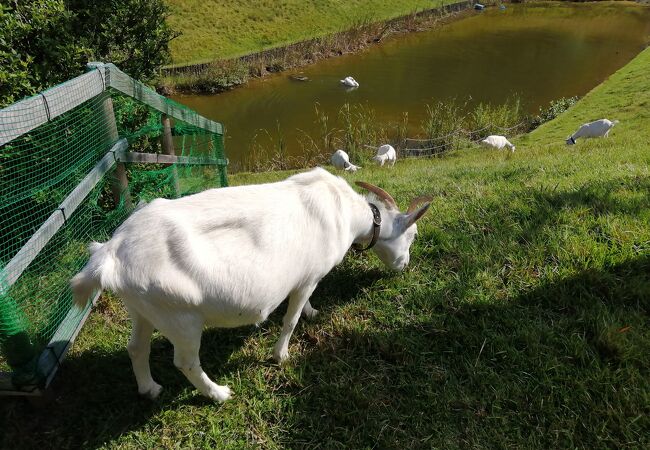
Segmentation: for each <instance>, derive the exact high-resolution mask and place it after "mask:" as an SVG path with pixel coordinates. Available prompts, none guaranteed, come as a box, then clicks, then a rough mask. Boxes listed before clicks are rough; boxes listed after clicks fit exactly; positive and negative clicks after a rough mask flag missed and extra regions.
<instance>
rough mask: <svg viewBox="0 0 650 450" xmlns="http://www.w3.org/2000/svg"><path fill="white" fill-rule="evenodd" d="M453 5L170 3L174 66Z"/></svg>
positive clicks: (323, 0)
mask: <svg viewBox="0 0 650 450" xmlns="http://www.w3.org/2000/svg"><path fill="white" fill-rule="evenodd" d="M449 3H454V0H435V1H433V2H432V1H430V0H429V1H427V0H402V1H399V2H396V1H391V0H346V1H343V0H311V1H307V2H306V1H301V0H282V2H278V1H275V0H263V1H253V0H235V1H228V2H223V1H216V0H210V1H205V0H167V4H168V5H169V7H170V8H171V15H170V16H169V18H168V22H169V24H170V25H171V26H172V27H173V28H174V29H175V30H177V31H180V32H182V33H183V34H182V35H181V36H180V37H178V38H176V39H174V40H173V41H172V42H171V53H172V62H173V64H189V63H198V62H208V61H214V60H218V59H226V58H233V57H237V56H241V55H245V54H249V53H253V52H258V51H260V50H264V49H268V48H273V47H278V46H282V45H287V44H292V43H294V42H299V41H303V40H306V39H310V38H314V37H319V36H323V35H325V34H329V33H334V32H338V31H343V30H346V29H348V28H350V27H353V26H355V25H357V24H359V23H362V22H367V21H379V20H386V19H390V18H393V17H397V16H402V15H406V14H410V13H412V12H414V11H420V10H423V9H430V8H434V7H437V6H440V5H443V4H449Z"/></svg>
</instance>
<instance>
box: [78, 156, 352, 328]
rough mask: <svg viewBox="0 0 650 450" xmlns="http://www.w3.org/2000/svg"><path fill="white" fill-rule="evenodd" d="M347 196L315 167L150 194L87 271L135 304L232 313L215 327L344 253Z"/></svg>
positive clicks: (272, 302) (251, 314)
mask: <svg viewBox="0 0 650 450" xmlns="http://www.w3.org/2000/svg"><path fill="white" fill-rule="evenodd" d="M353 196H357V194H356V193H355V192H354V191H353V190H352V188H350V186H349V185H348V184H347V183H346V182H345V181H344V180H342V179H340V178H338V177H335V176H333V175H331V174H329V173H328V172H326V171H325V170H323V169H315V170H312V171H310V172H306V173H302V174H298V175H295V176H293V177H291V178H289V179H287V180H285V181H282V182H278V183H271V184H264V185H253V186H241V187H232V188H221V189H212V190H208V191H205V192H202V193H199V194H195V195H191V196H188V197H184V198H180V199H176V200H166V199H157V200H154V201H153V202H151V203H150V204H148V205H147V206H145V207H143V208H141V209H140V210H137V211H135V212H134V213H133V214H132V215H131V216H130V217H129V218H128V219H127V220H126V221H125V222H124V223H123V224H122V225H121V226H120V227H119V228H118V229H117V230H116V232H115V233H114V235H113V237H112V238H111V239H110V240H109V241H108V242H106V243H105V244H104V245H103V246H101V248H99V249H98V250H97V251H96V252H95V253H94V254H93V255H92V256H91V259H90V261H89V263H88V265H87V266H86V269H84V272H86V273H87V274H90V275H88V276H89V277H94V278H95V279H96V280H97V281H98V282H99V284H100V285H101V287H103V288H109V289H112V290H114V291H116V292H117V293H118V294H120V295H121V296H122V297H123V298H124V299H125V301H126V302H127V303H128V302H129V301H134V302H138V304H137V305H134V307H136V309H137V308H139V307H143V303H142V301H141V300H137V299H142V298H146V299H147V300H146V302H144V303H147V302H148V303H151V302H152V301H157V302H163V303H165V304H166V305H167V306H170V307H173V306H179V307H181V306H183V305H188V304H189V305H200V306H201V308H203V310H204V314H205V315H206V317H210V316H214V317H221V318H223V317H230V318H231V319H232V320H230V319H229V321H225V322H223V321H222V322H219V323H216V324H217V325H220V326H230V325H232V326H236V325H240V324H243V323H250V322H254V321H258V319H259V320H263V319H264V318H265V317H266V315H267V314H268V313H269V312H270V311H272V310H273V309H274V308H275V307H276V306H277V305H278V304H279V303H280V302H282V300H284V298H286V296H287V295H288V294H289V292H291V290H293V289H295V288H296V287H298V286H299V285H300V284H301V283H307V282H310V281H317V280H319V279H320V278H322V277H323V276H324V275H325V274H326V273H327V272H329V270H331V268H332V267H333V266H334V265H335V264H337V263H338V262H340V260H341V259H342V258H343V256H344V254H345V251H346V250H347V248H349V245H350V243H351V242H348V241H349V240H350V237H349V236H346V235H345V234H346V230H349V223H347V222H349V220H350V218H349V217H347V216H346V204H347V203H350V202H351V201H353V199H354V197H353ZM130 299H131V300H130ZM144 307H146V305H144ZM266 309H268V311H267V310H266ZM242 311H243V313H242ZM235 314H238V317H234V316H233V315H235ZM231 316H233V317H231ZM258 316H260V317H258ZM208 321H209V320H208ZM240 321H241V322H242V323H240Z"/></svg>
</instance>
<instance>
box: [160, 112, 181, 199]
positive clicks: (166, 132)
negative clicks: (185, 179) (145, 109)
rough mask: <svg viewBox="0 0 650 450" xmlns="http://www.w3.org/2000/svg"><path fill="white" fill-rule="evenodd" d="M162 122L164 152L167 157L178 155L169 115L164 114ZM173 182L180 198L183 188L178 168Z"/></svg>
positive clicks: (174, 171) (173, 173)
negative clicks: (179, 179)
mask: <svg viewBox="0 0 650 450" xmlns="http://www.w3.org/2000/svg"><path fill="white" fill-rule="evenodd" d="M161 121H162V126H163V134H162V150H163V153H164V154H165V155H172V156H175V155H176V151H175V150H174V138H173V137H172V126H171V120H169V116H167V114H163V115H162V117H161ZM172 180H173V183H174V193H175V196H176V197H179V196H180V195H181V186H180V183H179V181H178V169H177V168H176V166H174V167H173V168H172Z"/></svg>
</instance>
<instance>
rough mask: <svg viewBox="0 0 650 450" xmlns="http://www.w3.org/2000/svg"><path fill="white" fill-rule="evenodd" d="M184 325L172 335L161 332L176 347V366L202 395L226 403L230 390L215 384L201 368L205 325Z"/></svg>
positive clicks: (193, 322) (193, 323) (194, 323)
mask: <svg viewBox="0 0 650 450" xmlns="http://www.w3.org/2000/svg"><path fill="white" fill-rule="evenodd" d="M182 325H186V326H182V327H179V328H177V330H174V331H172V332H171V333H165V332H164V331H163V330H161V331H163V334H165V336H167V338H168V339H169V340H170V341H171V343H172V344H173V345H174V365H175V366H176V367H178V369H179V370H180V371H181V372H183V374H184V375H185V377H186V378H187V379H188V380H189V381H190V383H192V384H193V385H194V387H195V388H197V389H198V390H199V392H201V394H203V395H205V396H206V397H208V398H210V399H212V400H215V401H218V402H225V401H226V400H228V399H229V398H230V388H229V387H228V386H220V385H218V384H217V383H215V382H213V381H212V380H211V379H210V378H209V377H208V376H207V375H206V373H205V372H204V371H203V369H202V368H201V361H200V360H199V348H200V347H201V333H202V331H203V324H202V323H196V322H195V321H192V323H188V324H182Z"/></svg>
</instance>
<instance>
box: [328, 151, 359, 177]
mask: <svg viewBox="0 0 650 450" xmlns="http://www.w3.org/2000/svg"><path fill="white" fill-rule="evenodd" d="M330 160H331V161H332V165H333V166H334V167H336V168H337V169H341V170H347V171H349V172H356V171H357V170H359V169H361V167H360V166H355V165H354V164H352V163H351V162H350V157H349V156H348V154H347V153H345V152H344V151H343V150H337V151H335V152H334V153H333V154H332V157H331V158H330Z"/></svg>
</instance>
